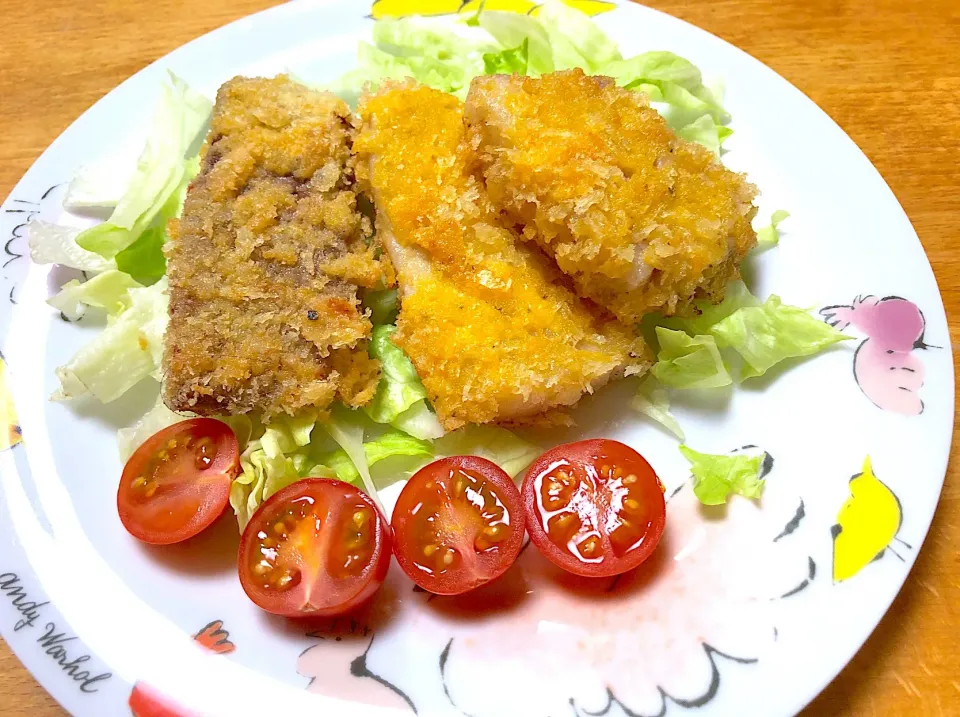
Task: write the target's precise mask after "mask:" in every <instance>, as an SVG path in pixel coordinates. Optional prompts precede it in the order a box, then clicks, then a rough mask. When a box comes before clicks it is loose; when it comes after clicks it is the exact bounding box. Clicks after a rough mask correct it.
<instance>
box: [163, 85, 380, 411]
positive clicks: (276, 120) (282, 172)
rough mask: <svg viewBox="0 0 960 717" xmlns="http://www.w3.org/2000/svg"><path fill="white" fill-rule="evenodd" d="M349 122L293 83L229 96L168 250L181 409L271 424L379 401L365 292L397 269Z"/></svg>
mask: <svg viewBox="0 0 960 717" xmlns="http://www.w3.org/2000/svg"><path fill="white" fill-rule="evenodd" d="M349 118H350V112H349V109H348V108H347V106H346V105H345V104H344V103H343V102H341V101H340V100H338V99H337V98H336V97H334V96H333V95H331V94H327V93H322V92H314V91H311V90H308V89H307V88H305V87H303V86H301V85H299V84H297V83H295V82H292V81H290V80H288V79H286V78H285V77H279V78H276V79H248V78H240V77H238V78H235V79H233V80H230V81H229V82H227V83H226V84H225V85H223V87H221V88H220V91H219V92H218V93H217V102H216V105H215V107H214V111H213V118H212V120H211V127H210V134H209V136H208V138H207V143H206V145H205V148H204V153H203V163H202V168H201V171H200V174H199V176H198V177H197V178H196V180H195V181H194V182H193V184H192V185H191V186H190V189H189V190H188V192H187V197H186V202H185V204H184V209H183V216H182V218H181V219H180V220H179V221H173V222H171V225H170V241H169V243H168V244H167V246H166V253H167V260H168V275H169V278H170V324H169V328H168V330H167V334H166V338H165V342H166V343H165V347H164V348H165V350H164V401H165V403H166V404H167V406H169V407H170V408H171V409H173V410H177V411H193V412H196V413H199V414H206V415H210V414H224V413H226V414H234V413H245V412H248V411H258V412H262V413H263V414H264V415H265V416H267V417H270V416H273V415H277V414H282V413H286V414H294V413H296V412H298V411H299V410H301V409H304V408H318V409H321V410H322V409H323V408H325V407H326V406H328V405H329V404H330V403H331V402H332V401H334V400H335V399H342V400H344V401H346V402H347V403H349V404H352V405H361V404H363V403H365V402H366V401H368V400H369V399H370V398H371V397H372V395H373V392H374V391H375V388H376V382H377V379H378V377H379V367H378V364H377V363H376V362H375V361H373V360H372V359H370V358H369V357H368V355H367V348H366V343H365V340H366V339H367V338H368V337H369V335H370V328H371V326H370V322H369V320H368V319H367V317H366V316H365V315H364V312H363V310H362V309H361V307H360V301H359V300H358V298H357V287H358V286H374V285H376V284H377V282H378V281H380V280H381V278H382V277H383V275H384V268H385V267H384V266H382V265H381V262H380V261H379V260H378V259H377V258H376V250H375V248H374V246H373V245H372V242H371V234H372V228H371V224H370V221H369V219H366V218H364V217H363V216H362V215H361V213H360V212H359V211H358V210H357V195H356V192H355V189H354V176H353V167H352V159H351V152H350V144H351V142H352V139H353V133H354V129H353V126H352V125H351V122H350V119H349Z"/></svg>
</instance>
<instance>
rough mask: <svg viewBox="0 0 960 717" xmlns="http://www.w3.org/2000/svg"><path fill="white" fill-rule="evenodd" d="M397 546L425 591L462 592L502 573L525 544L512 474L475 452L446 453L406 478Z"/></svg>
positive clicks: (396, 519) (396, 523) (396, 520)
mask: <svg viewBox="0 0 960 717" xmlns="http://www.w3.org/2000/svg"><path fill="white" fill-rule="evenodd" d="M392 525H393V531H394V536H395V537H394V540H395V543H394V552H395V553H396V556H397V562H398V563H400V567H401V568H403V571H404V572H405V573H406V574H407V575H409V576H410V579H411V580H413V582H415V583H416V584H417V585H419V586H420V587H422V588H423V589H424V590H428V591H430V592H432V593H437V594H439V595H459V594H460V593H465V592H467V591H468V590H472V589H474V588H476V587H479V586H481V585H483V584H484V583H487V582H490V581H491V580H493V579H495V578H498V577H500V575H502V574H503V573H504V572H505V571H506V570H507V568H509V567H510V566H511V565H513V563H514V562H515V561H516V559H517V556H518V555H519V554H520V548H521V546H522V543H523V507H522V503H521V502H520V492H519V491H518V490H517V487H516V486H515V485H514V483H513V480H512V479H511V478H510V476H508V475H507V474H506V473H504V472H503V470H501V469H500V467H499V466H498V465H497V464H496V463H491V462H490V461H488V460H486V459H485V458H478V457H476V456H456V457H453V458H441V459H440V460H438V461H434V462H433V463H431V464H430V465H428V466H425V467H424V468H421V469H420V470H419V471H417V473H416V474H415V475H414V476H413V477H412V478H411V479H410V480H409V481H407V484H406V485H405V486H404V487H403V491H401V493H400V497H399V498H398V499H397V504H396V506H395V507H394V509H393V521H392Z"/></svg>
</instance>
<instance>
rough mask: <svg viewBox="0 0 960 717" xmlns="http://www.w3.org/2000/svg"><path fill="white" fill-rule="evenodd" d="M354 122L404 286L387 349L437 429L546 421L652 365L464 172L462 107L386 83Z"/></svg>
mask: <svg viewBox="0 0 960 717" xmlns="http://www.w3.org/2000/svg"><path fill="white" fill-rule="evenodd" d="M358 113H359V115H360V130H359V132H358V135H357V138H356V141H355V143H354V150H355V151H356V152H357V158H358V164H357V176H358V179H359V180H360V182H361V185H362V186H364V187H365V189H367V190H368V191H369V193H370V194H371V196H372V198H373V199H374V201H375V203H376V208H377V219H376V224H377V234H378V236H379V237H380V240H381V241H382V242H383V245H384V247H385V249H386V250H387V252H388V253H389V255H390V259H391V261H392V263H393V265H394V267H395V269H396V271H397V277H398V280H399V286H400V297H401V302H400V314H399V317H398V320H397V332H396V334H394V337H393V341H394V342H395V343H396V344H397V345H398V346H399V347H400V348H401V349H403V350H404V351H405V352H406V354H407V355H408V356H409V357H410V359H411V360H412V362H413V364H414V366H415V367H416V369H417V371H418V373H419V375H420V377H421V379H422V380H423V383H424V385H425V386H426V388H427V391H428V393H429V396H430V400H431V401H432V403H433V406H434V408H435V409H436V411H437V415H438V417H439V419H440V421H441V423H442V424H443V425H444V427H445V428H447V429H448V430H450V429H455V428H457V427H459V426H462V425H464V424H466V423H486V422H490V421H497V422H505V421H517V420H526V419H529V418H530V417H539V418H540V419H541V420H547V418H550V419H553V420H555V419H556V418H557V415H556V412H553V413H552V414H551V413H549V412H550V411H551V410H552V409H562V408H563V407H566V406H570V405H573V404H574V403H576V402H577V401H578V400H579V399H580V397H581V396H582V395H583V394H584V393H589V392H591V391H592V390H593V389H595V388H596V387H598V386H601V385H603V384H604V383H606V382H607V381H608V380H610V379H612V378H616V377H620V376H623V375H629V374H632V373H639V372H641V371H643V370H644V369H645V368H646V367H647V366H648V365H649V357H648V356H647V352H646V348H645V346H644V344H643V341H642V340H641V339H640V338H638V337H637V336H636V335H635V334H634V332H633V330H632V329H630V328H628V327H626V326H624V325H622V324H621V323H620V322H618V321H616V319H614V318H613V317H612V316H611V315H609V314H607V313H606V312H604V311H602V310H601V309H600V308H599V307H597V306H596V305H592V304H591V303H590V302H584V301H582V300H580V299H579V298H577V297H576V296H575V295H574V294H573V292H572V291H571V290H570V289H569V288H567V287H566V286H564V285H563V281H564V280H565V277H563V275H562V274H561V273H560V272H559V271H558V270H557V269H556V267H555V266H554V265H553V263H552V262H551V261H550V260H549V259H548V258H547V257H545V256H544V255H543V254H542V253H541V252H540V251H539V250H538V249H537V248H536V247H535V246H528V245H525V244H523V243H522V242H520V241H518V239H517V237H516V236H515V235H514V234H513V233H512V232H511V231H510V230H509V229H507V228H505V227H504V226H503V225H502V224H501V223H500V222H499V220H498V215H497V212H496V211H495V209H494V207H493V206H492V205H491V204H490V202H489V200H488V198H487V195H486V192H485V190H484V188H483V184H482V181H481V180H480V179H479V178H478V177H477V176H475V175H474V174H473V173H471V171H470V165H471V164H472V163H473V155H472V152H471V151H470V148H469V146H468V145H467V144H466V143H465V141H464V140H465V131H464V124H463V103H462V102H461V101H460V100H458V99H457V98H456V97H454V96H452V95H448V94H444V93H442V92H439V91H437V90H433V89H430V88H427V87H423V86H413V85H410V84H407V85H388V86H386V87H384V88H382V89H381V91H380V92H378V93H377V94H375V95H367V96H365V97H364V98H363V99H362V100H361V102H360V107H359V109H358ZM544 412H548V413H546V414H544ZM535 420H536V418H535Z"/></svg>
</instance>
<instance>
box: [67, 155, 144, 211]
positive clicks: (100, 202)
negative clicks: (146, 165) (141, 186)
mask: <svg viewBox="0 0 960 717" xmlns="http://www.w3.org/2000/svg"><path fill="white" fill-rule="evenodd" d="M136 169H137V160H136V157H135V156H134V157H129V156H127V155H126V154H124V153H121V152H118V153H116V154H113V155H110V156H107V157H104V158H102V159H99V160H97V161H96V162H92V163H91V164H86V165H84V166H82V167H81V168H80V169H79V170H78V171H77V173H76V175H75V176H74V178H73V179H72V180H70V184H69V185H67V193H66V194H65V195H64V197H63V208H64V209H69V210H76V209H79V210H84V209H113V208H114V207H116V206H117V204H119V203H120V200H121V199H122V198H123V195H124V193H125V192H126V190H127V185H129V184H130V181H131V180H132V179H133V175H134V172H135V171H136Z"/></svg>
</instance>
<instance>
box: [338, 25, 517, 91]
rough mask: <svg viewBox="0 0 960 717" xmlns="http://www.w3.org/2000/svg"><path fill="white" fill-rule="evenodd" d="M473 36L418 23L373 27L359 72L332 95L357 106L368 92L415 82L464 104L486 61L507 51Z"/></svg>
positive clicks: (361, 51) (360, 58) (359, 60)
mask: <svg viewBox="0 0 960 717" xmlns="http://www.w3.org/2000/svg"><path fill="white" fill-rule="evenodd" d="M469 30H470V28H467V26H466V25H459V26H453V27H449V26H438V25H436V24H433V23H428V22H424V21H423V20H421V19H419V18H405V19H402V20H391V19H384V20H379V21H378V22H376V23H375V24H374V26H373V42H374V44H373V45H370V44H369V43H365V42H361V43H360V47H359V49H358V52H357V67H356V68H355V69H354V70H351V71H350V72H348V73H347V74H346V75H344V76H343V77H341V78H340V79H339V80H338V81H337V82H335V83H334V84H333V85H331V86H330V87H329V88H328V89H330V90H332V91H333V92H335V93H336V94H338V95H339V96H340V97H341V98H343V99H344V100H345V101H347V102H349V103H351V104H353V103H355V102H356V100H357V98H358V97H359V94H360V92H361V91H362V90H363V89H364V87H369V88H370V89H376V88H377V87H378V86H379V85H380V84H381V83H382V82H384V81H385V80H399V79H403V78H406V77H412V78H413V79H415V80H417V82H420V83H421V84H424V85H427V86H428V87H433V88H434V89H438V90H441V91H443V92H451V93H453V94H456V95H457V96H459V97H460V98H461V99H462V98H463V97H465V96H466V93H467V88H468V86H469V85H470V80H472V79H473V78H474V77H476V76H477V75H482V74H483V72H484V62H483V55H484V54H486V53H497V52H499V51H500V50H501V49H502V48H499V47H497V46H496V43H494V42H491V41H489V40H486V39H478V38H477V36H476V35H475V34H474V33H471V32H469Z"/></svg>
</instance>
